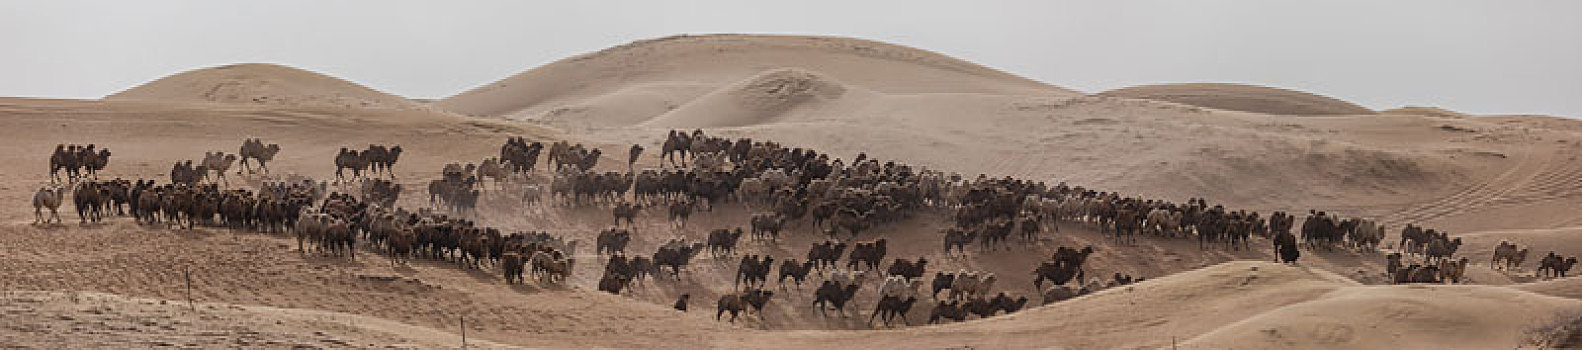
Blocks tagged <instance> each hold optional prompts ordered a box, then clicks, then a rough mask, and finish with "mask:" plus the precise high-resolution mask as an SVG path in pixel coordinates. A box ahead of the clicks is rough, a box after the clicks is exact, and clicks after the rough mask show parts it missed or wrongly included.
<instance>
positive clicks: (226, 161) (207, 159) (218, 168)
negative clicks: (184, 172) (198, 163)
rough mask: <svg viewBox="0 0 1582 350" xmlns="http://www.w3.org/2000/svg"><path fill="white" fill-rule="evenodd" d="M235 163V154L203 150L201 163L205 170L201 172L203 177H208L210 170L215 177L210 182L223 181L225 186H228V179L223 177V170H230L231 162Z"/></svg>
mask: <svg viewBox="0 0 1582 350" xmlns="http://www.w3.org/2000/svg"><path fill="white" fill-rule="evenodd" d="M235 163H236V155H235V154H225V152H204V153H203V163H202V164H203V168H204V169H205V170H206V171H205V172H204V173H203V178H204V179H208V178H209V172H211V171H212V172H213V173H214V177H215V179H214V180H211V182H213V183H221V182H222V181H223V182H224V183H225V184H226V185H227V186H229V185H230V181H229V180H226V179H225V171H226V170H230V169H231V164H235Z"/></svg>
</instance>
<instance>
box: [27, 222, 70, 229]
mask: <svg viewBox="0 0 1582 350" xmlns="http://www.w3.org/2000/svg"><path fill="white" fill-rule="evenodd" d="M30 225H31V226H33V228H37V229H41V230H50V231H60V230H64V229H66V224H65V223H62V222H53V223H51V222H34V223H32V224H30Z"/></svg>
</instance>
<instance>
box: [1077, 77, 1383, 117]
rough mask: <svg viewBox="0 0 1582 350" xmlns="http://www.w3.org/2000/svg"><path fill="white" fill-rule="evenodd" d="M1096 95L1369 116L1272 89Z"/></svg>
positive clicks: (1133, 90) (1160, 89) (1164, 88)
mask: <svg viewBox="0 0 1582 350" xmlns="http://www.w3.org/2000/svg"><path fill="white" fill-rule="evenodd" d="M1099 95H1102V96H1112V97H1124V98H1138V99H1148V100H1159V101H1169V102H1175V103H1181V104H1188V105H1193V106H1199V107H1208V108H1215V109H1224V110H1232V111H1242V112H1254V113H1265V114H1280V115H1351V114H1373V113H1374V112H1373V111H1372V110H1369V109H1367V108H1364V107H1362V106H1358V105H1356V104H1354V103H1351V102H1346V101H1342V100H1339V99H1335V98H1332V97H1327V96H1322V95H1317V94H1313V93H1307V92H1301V91H1296V90H1287V89H1281V88H1276V87H1267V86H1257V85H1243V84H1226V83H1187V84H1159V85H1141V86H1133V87H1127V88H1121V89H1115V90H1110V91H1105V92H1103V93H1101V94H1099Z"/></svg>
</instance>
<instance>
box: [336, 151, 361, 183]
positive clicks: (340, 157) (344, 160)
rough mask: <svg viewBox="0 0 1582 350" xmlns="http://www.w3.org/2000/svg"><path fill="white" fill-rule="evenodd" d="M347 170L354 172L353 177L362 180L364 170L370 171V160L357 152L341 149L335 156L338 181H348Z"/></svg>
mask: <svg viewBox="0 0 1582 350" xmlns="http://www.w3.org/2000/svg"><path fill="white" fill-rule="evenodd" d="M345 169H351V170H352V177H354V178H360V177H362V174H363V170H365V169H368V159H366V158H363V157H362V156H361V155H359V154H358V153H357V151H355V150H349V149H346V148H345V147H341V150H340V152H338V153H336V154H335V179H336V181H344V180H345V179H346V175H345V172H344V171H345Z"/></svg>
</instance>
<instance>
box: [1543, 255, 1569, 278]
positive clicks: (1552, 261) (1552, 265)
mask: <svg viewBox="0 0 1582 350" xmlns="http://www.w3.org/2000/svg"><path fill="white" fill-rule="evenodd" d="M1576 263H1577V258H1576V257H1569V258H1563V257H1561V256H1559V255H1556V254H1555V252H1549V255H1545V256H1544V258H1543V259H1542V260H1538V275H1539V276H1542V277H1565V276H1566V272H1568V271H1570V270H1571V266H1573V265H1576Z"/></svg>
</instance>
